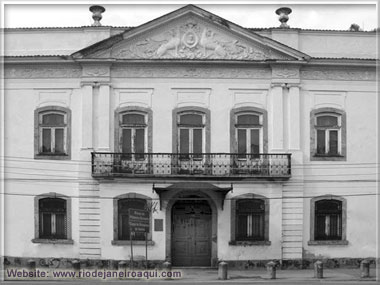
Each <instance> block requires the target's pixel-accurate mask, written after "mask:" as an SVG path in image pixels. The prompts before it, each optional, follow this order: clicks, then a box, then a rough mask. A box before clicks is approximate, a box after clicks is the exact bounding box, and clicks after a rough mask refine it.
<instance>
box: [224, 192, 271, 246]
mask: <svg viewBox="0 0 380 285" xmlns="http://www.w3.org/2000/svg"><path fill="white" fill-rule="evenodd" d="M229 244H230V245H250V244H252V245H270V244H271V243H270V241H269V200H268V199H267V198H265V197H264V196H260V195H256V194H243V195H239V196H236V197H233V198H232V199H231V241H230V243H229Z"/></svg>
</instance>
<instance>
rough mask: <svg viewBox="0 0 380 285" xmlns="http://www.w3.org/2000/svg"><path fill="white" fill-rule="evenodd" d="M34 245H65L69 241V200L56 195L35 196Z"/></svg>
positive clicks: (70, 241)
mask: <svg viewBox="0 0 380 285" xmlns="http://www.w3.org/2000/svg"><path fill="white" fill-rule="evenodd" d="M34 205H35V238H34V239H33V240H32V242H34V243H67V244H72V243H73V241H72V239H71V199H70V198H69V197H67V196H64V195H60V194H57V193H48V194H42V195H39V196H36V197H35V198H34Z"/></svg>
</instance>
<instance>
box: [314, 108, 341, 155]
mask: <svg viewBox="0 0 380 285" xmlns="http://www.w3.org/2000/svg"><path fill="white" fill-rule="evenodd" d="M310 149H311V160H326V159H332V160H342V159H345V155H346V115H345V112H344V111H342V110H338V109H335V108H320V109H317V110H313V111H312V112H311V146H310Z"/></svg>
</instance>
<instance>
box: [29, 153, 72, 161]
mask: <svg viewBox="0 0 380 285" xmlns="http://www.w3.org/2000/svg"><path fill="white" fill-rule="evenodd" d="M34 158H35V159H51V160H69V159H70V155H68V154H42V153H40V154H36V155H34Z"/></svg>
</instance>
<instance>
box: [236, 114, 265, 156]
mask: <svg viewBox="0 0 380 285" xmlns="http://www.w3.org/2000/svg"><path fill="white" fill-rule="evenodd" d="M235 132H236V133H235V137H236V142H237V153H238V158H239V159H248V158H250V157H258V154H260V153H263V116H262V115H261V114H257V113H253V112H249V113H247V112H243V113H237V114H236V115H235ZM248 154H252V155H249V156H248Z"/></svg>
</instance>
